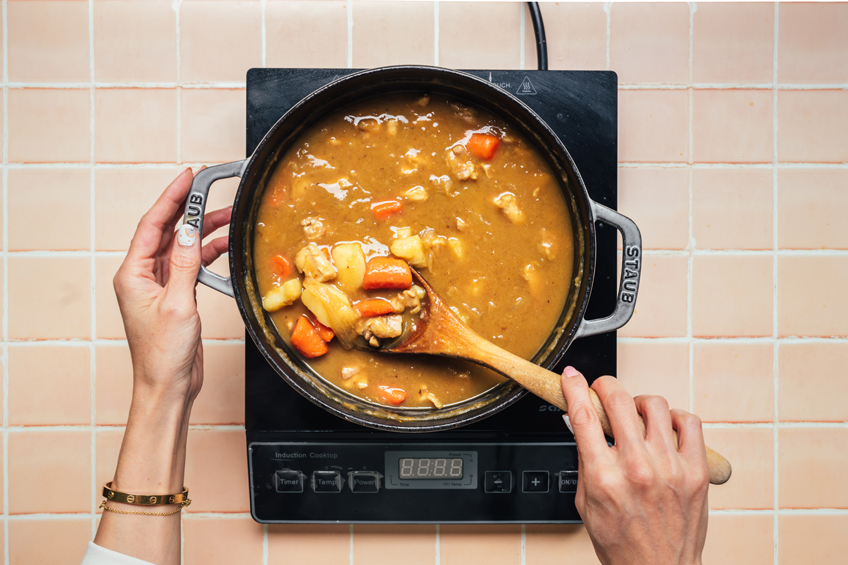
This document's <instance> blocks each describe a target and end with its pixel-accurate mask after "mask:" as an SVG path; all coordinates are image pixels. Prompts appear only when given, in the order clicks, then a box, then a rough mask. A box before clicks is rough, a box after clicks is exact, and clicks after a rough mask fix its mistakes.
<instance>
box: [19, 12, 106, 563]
mask: <svg viewBox="0 0 848 565" xmlns="http://www.w3.org/2000/svg"><path fill="white" fill-rule="evenodd" d="M19 3H22V2H10V3H9V4H10V5H14V4H19ZM68 3H69V4H70V2H68ZM75 3H80V4H81V2H75ZM45 540H50V541H49V542H48V543H45ZM89 541H91V520H90V519H88V518H85V519H79V518H76V519H67V518H66V519H57V518H48V519H45V520H10V521H9V563H10V564H11V565H24V564H26V565H37V564H38V565H40V564H42V563H45V564H46V563H50V565H77V564H78V563H79V562H80V561H82V557H83V555H85V548H86V545H87V544H88V542H89Z"/></svg>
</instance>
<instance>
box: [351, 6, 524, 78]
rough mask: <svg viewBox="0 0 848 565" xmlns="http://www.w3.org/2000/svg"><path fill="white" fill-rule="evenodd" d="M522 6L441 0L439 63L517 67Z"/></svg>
mask: <svg viewBox="0 0 848 565" xmlns="http://www.w3.org/2000/svg"><path fill="white" fill-rule="evenodd" d="M355 9H356V8H355V6H354V10H355ZM522 9H523V6H522V5H520V4H516V3H514V2H493V3H478V2H440V3H439V65H441V66H442V67H448V68H452V69H517V68H519V65H520V62H521V59H520V57H521V10H522ZM354 13H355V11H354Z"/></svg>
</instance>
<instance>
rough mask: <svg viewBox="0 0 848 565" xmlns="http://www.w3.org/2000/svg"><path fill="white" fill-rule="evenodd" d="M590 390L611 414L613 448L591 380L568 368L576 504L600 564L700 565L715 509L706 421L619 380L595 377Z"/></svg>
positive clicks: (564, 381)
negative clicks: (629, 389)
mask: <svg viewBox="0 0 848 565" xmlns="http://www.w3.org/2000/svg"><path fill="white" fill-rule="evenodd" d="M592 388H593V389H594V391H595V392H597V393H598V397H599V398H600V399H601V403H602V404H603V405H604V409H605V410H606V413H607V416H608V417H609V420H610V426H611V427H612V431H613V434H614V436H615V445H614V446H613V447H610V446H609V445H607V441H606V439H605V437H604V432H603V430H602V429H601V422H600V420H599V419H598V415H597V414H596V412H595V409H594V407H593V406H592V401H591V400H590V398H589V388H588V383H587V382H586V379H585V378H583V375H581V374H580V373H579V372H578V371H577V370H575V369H574V368H573V367H568V368H566V372H565V374H564V375H563V378H562V392H563V394H564V395H565V399H566V401H567V402H568V417H569V420H570V422H571V427H572V428H573V431H574V438H575V440H576V441H577V451H578V460H579V468H578V477H579V479H578V482H577V498H576V501H575V502H576V505H577V511H578V512H579V513H580V516H581V517H582V518H583V522H584V524H585V526H586V530H587V532H588V533H589V537H590V538H591V539H592V544H593V545H594V546H595V552H596V553H597V554H598V558H599V559H600V560H601V563H603V564H604V565H635V564H648V563H650V564H651V565H699V564H700V563H701V552H702V551H703V549H704V542H705V540H706V535H707V512H708V510H709V507H708V505H707V489H708V487H709V468H708V467H707V460H706V454H705V448H704V436H703V432H702V430H701V421H700V420H699V419H698V417H697V416H694V415H692V414H689V413H688V412H684V411H683V410H671V411H669V409H668V403H667V402H666V401H665V399H664V398H662V397H659V396H637V397H636V398H635V399H634V398H631V397H630V395H628V394H627V392H626V391H625V390H624V387H622V386H621V384H620V383H619V382H618V381H617V380H616V379H615V378H613V377H601V378H599V379H597V380H596V381H595V382H594V383H593V384H592ZM639 414H641V415H642V417H643V418H644V420H645V426H646V428H647V436H646V437H643V436H642V429H641V426H640V424H639ZM673 429H674V430H677V435H678V438H679V445H680V447H679V448H678V447H677V446H676V445H675V442H674V434H673V433H672V430H673Z"/></svg>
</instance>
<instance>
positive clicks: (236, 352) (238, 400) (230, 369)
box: [191, 340, 244, 424]
mask: <svg viewBox="0 0 848 565" xmlns="http://www.w3.org/2000/svg"><path fill="white" fill-rule="evenodd" d="M191 423H192V424H243V423H244V344H241V343H227V342H219V341H214V340H208V341H206V342H204V344H203V390H201V391H200V394H199V395H198V397H197V400H195V402H194V407H193V408H192V411H191Z"/></svg>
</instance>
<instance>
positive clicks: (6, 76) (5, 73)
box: [2, 0, 10, 565]
mask: <svg viewBox="0 0 848 565" xmlns="http://www.w3.org/2000/svg"><path fill="white" fill-rule="evenodd" d="M8 24H9V11H8V0H3V246H2V247H3V563H4V564H5V565H9V563H10V556H9V430H8V426H9V256H8V254H7V253H6V252H7V251H8V250H9V228H8V225H9V189H8V187H9V169H8V167H7V165H8V163H9V86H8V85H9V25H8Z"/></svg>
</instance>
